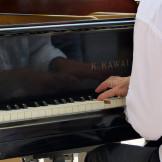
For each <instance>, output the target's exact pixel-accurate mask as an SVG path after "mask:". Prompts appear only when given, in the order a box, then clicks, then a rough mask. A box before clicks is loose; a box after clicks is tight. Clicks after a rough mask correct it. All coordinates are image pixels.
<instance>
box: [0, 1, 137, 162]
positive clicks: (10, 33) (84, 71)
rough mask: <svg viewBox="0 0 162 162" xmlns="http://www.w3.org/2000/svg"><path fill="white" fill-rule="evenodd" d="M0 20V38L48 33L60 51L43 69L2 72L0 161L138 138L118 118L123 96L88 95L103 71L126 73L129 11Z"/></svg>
mask: <svg viewBox="0 0 162 162" xmlns="http://www.w3.org/2000/svg"><path fill="white" fill-rule="evenodd" d="M5 2H7V1H1V2H0V3H5ZM16 2H17V3H20V1H16ZM24 2H25V1H24ZM26 3H27V1H26ZM0 6H1V5H0ZM5 11H6V10H5ZM12 11H13V10H12ZM96 11H101V10H96ZM104 11H105V10H104ZM0 23H1V25H0V36H1V39H4V38H6V39H8V38H13V37H21V36H28V37H30V36H33V35H35V36H37V35H45V34H50V35H51V41H52V43H53V45H54V46H55V47H57V48H59V49H60V50H61V51H63V52H64V54H65V55H66V58H65V59H63V61H62V60H61V59H60V58H56V59H55V60H54V66H52V67H51V69H50V71H47V72H41V71H39V69H38V70H36V71H35V70H33V69H32V68H31V67H30V65H28V66H26V67H23V68H22V67H16V68H13V69H12V68H11V69H7V70H6V69H5V70H3V69H2V70H1V72H0V73H1V77H0V78H1V79H0V109H1V110H0V159H5V158H11V157H18V156H27V155H39V154H44V153H48V152H54V151H60V150H68V149H75V148H81V147H87V146H93V145H99V144H103V143H107V142H113V141H114V142H118V141H122V140H128V139H134V138H138V137H139V135H138V134H137V133H136V132H135V131H134V130H133V129H132V128H131V126H130V125H129V124H128V123H127V122H126V120H125V116H124V106H125V103H124V99H122V98H113V99H111V100H110V102H103V101H96V97H97V94H96V93H95V88H96V86H97V85H98V84H99V83H100V82H101V81H103V80H105V79H106V78H107V77H108V76H111V75H120V76H128V75H130V73H131V65H132V48H133V47H132V46H133V45H132V44H133V26H134V16H133V14H124V13H123V14H122V13H121V14H115V13H108V12H104V13H101V12H97V13H93V14H88V15H86V16H85V15H83V14H82V15H79V14H78V15H77V16H74V15H67V13H66V15H60V14H58V13H57V15H56V14H55V15H45V14H1V15H0ZM18 48H19V47H18ZM11 55H12V53H11ZM22 55H23V53H22ZM17 59H18V58H17ZM68 63H70V64H74V65H75V66H73V68H72V69H70V70H69V68H70V66H69V68H68V65H69V64H68ZM51 76H53V77H52V78H53V79H52V80H51ZM48 79H49V80H50V81H49V82H48ZM51 82H52V83H51ZM24 85H25V86H24ZM24 87H25V88H24ZM19 90H20V93H19ZM21 90H22V91H23V92H24V93H21Z"/></svg>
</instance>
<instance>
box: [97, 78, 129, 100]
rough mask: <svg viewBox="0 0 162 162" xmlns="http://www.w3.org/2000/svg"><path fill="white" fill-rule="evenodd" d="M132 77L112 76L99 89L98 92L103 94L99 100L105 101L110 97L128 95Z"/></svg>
mask: <svg viewBox="0 0 162 162" xmlns="http://www.w3.org/2000/svg"><path fill="white" fill-rule="evenodd" d="M129 80H130V77H119V76H111V77H109V78H108V79H106V80H105V81H103V82H102V83H101V84H100V85H99V86H98V87H97V88H96V90H95V91H96V92H97V93H101V94H100V95H99V96H98V98H97V99H98V100H104V99H106V98H109V97H114V96H120V97H124V96H126V95H127V92H128V87H129Z"/></svg>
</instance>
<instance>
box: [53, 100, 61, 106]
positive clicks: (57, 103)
mask: <svg viewBox="0 0 162 162" xmlns="http://www.w3.org/2000/svg"><path fill="white" fill-rule="evenodd" d="M53 101H54V104H55V105H59V104H61V103H60V102H59V100H53Z"/></svg>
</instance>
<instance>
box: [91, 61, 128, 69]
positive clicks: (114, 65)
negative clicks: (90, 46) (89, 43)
mask: <svg viewBox="0 0 162 162" xmlns="http://www.w3.org/2000/svg"><path fill="white" fill-rule="evenodd" d="M130 66H131V61H130V60H128V59H125V60H113V61H107V62H102V63H100V64H99V63H91V70H92V71H105V70H115V69H118V68H128V67H130Z"/></svg>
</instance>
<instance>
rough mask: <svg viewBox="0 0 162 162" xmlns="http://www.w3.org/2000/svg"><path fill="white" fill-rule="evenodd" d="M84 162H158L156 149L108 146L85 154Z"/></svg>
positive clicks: (121, 145)
mask: <svg viewBox="0 0 162 162" xmlns="http://www.w3.org/2000/svg"><path fill="white" fill-rule="evenodd" d="M85 162H160V160H159V153H158V148H155V147H154V148H153V147H139V146H131V145H124V144H108V145H104V146H101V147H99V148H97V149H95V150H93V151H91V152H89V153H88V154H87V157H86V159H85Z"/></svg>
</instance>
